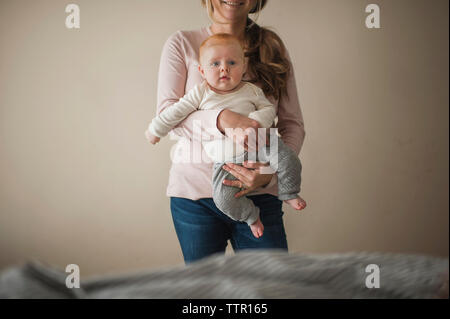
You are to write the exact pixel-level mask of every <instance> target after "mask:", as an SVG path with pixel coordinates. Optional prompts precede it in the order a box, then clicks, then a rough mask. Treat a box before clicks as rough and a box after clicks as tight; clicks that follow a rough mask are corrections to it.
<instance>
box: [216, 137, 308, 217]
mask: <svg viewBox="0 0 450 319" xmlns="http://www.w3.org/2000/svg"><path fill="white" fill-rule="evenodd" d="M275 137H276V139H275V138H272V137H271V139H270V147H269V146H264V147H262V148H260V149H259V150H258V152H257V154H251V153H248V152H245V153H244V154H242V155H241V156H239V157H236V158H235V159H234V161H233V162H234V163H235V164H238V165H242V163H243V162H244V161H246V160H248V158H256V159H257V160H258V161H259V162H268V163H269V164H270V167H271V168H272V169H273V170H274V171H275V172H277V175H278V199H280V200H288V199H293V198H295V197H297V196H298V193H299V192H300V183H301V172H302V165H301V163H300V159H299V158H298V156H297V154H296V153H295V152H294V151H293V150H292V149H290V148H289V147H288V146H286V144H284V143H283V141H282V140H281V138H279V137H278V136H275ZM250 155H252V156H253V157H252V156H250ZM224 164H225V163H214V168H213V169H214V171H213V181H212V183H213V184H212V185H213V200H214V203H215V204H216V206H217V208H218V209H220V210H221V211H222V212H223V213H224V214H225V215H227V216H228V217H230V218H231V219H233V220H237V221H241V222H246V223H247V224H248V225H251V224H253V223H254V222H255V221H256V220H257V219H258V217H259V208H258V207H257V206H255V205H254V204H253V201H252V200H251V199H249V198H247V197H246V196H241V197H239V198H235V197H234V195H235V194H236V193H237V192H239V191H240V189H239V188H236V187H233V186H227V185H224V184H223V180H224V179H228V180H236V179H237V178H235V177H234V176H233V175H231V173H229V172H227V171H226V170H224V169H222V166H223V165H224Z"/></svg>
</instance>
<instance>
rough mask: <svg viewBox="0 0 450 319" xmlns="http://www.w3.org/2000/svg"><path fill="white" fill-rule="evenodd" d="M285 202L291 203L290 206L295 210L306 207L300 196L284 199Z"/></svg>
mask: <svg viewBox="0 0 450 319" xmlns="http://www.w3.org/2000/svg"><path fill="white" fill-rule="evenodd" d="M284 202H285V203H286V204H289V205H291V207H292V208H294V209H296V210H302V209H303V208H305V207H306V202H305V201H304V200H303V198H301V197H296V198H293V199H288V200H285V201H284Z"/></svg>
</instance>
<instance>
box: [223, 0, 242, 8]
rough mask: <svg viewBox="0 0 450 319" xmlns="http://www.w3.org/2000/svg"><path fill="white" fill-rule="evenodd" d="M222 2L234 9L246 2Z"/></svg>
mask: <svg viewBox="0 0 450 319" xmlns="http://www.w3.org/2000/svg"><path fill="white" fill-rule="evenodd" d="M220 2H221V3H223V4H225V5H226V6H227V7H229V8H233V9H234V8H238V7H240V6H243V5H244V2H240V1H224V0H222V1H220Z"/></svg>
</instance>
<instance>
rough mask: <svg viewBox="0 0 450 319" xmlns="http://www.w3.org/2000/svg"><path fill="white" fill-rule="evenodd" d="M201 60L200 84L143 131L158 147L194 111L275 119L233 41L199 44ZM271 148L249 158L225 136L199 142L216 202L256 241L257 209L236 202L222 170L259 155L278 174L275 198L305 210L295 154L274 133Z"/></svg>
mask: <svg viewBox="0 0 450 319" xmlns="http://www.w3.org/2000/svg"><path fill="white" fill-rule="evenodd" d="M199 60H200V61H199V62H200V63H199V71H200V73H201V75H202V77H203V79H204V81H203V82H202V83H201V84H198V85H196V86H195V87H194V88H193V89H192V90H190V91H189V92H187V93H186V95H185V96H184V97H182V98H181V99H180V100H179V101H178V102H177V103H175V104H173V105H172V106H170V107H168V108H166V109H164V110H163V111H162V112H161V113H160V114H159V115H158V116H157V117H155V118H154V119H153V120H152V122H151V123H150V125H149V127H148V130H147V131H146V132H145V135H146V137H147V139H148V140H149V141H150V142H151V143H152V144H156V143H158V142H159V140H160V138H162V137H164V136H165V135H167V134H168V133H169V131H170V130H172V129H173V128H174V127H175V126H176V125H178V124H179V123H180V122H181V121H182V120H183V119H185V118H186V117H187V116H188V115H189V114H190V113H191V112H194V111H196V110H205V109H216V108H218V109H220V108H227V109H230V110H232V111H234V112H237V113H239V114H242V115H245V116H248V117H249V118H251V119H254V120H256V121H258V122H259V123H260V124H261V126H262V127H264V128H270V127H271V126H272V123H273V121H274V119H275V117H276V112H275V108H274V106H273V104H271V103H270V102H269V100H267V98H266V97H265V96H264V93H263V91H262V90H261V89H260V88H259V87H257V86H255V85H253V84H251V83H249V82H244V81H242V77H243V75H244V73H245V71H246V68H247V63H246V61H245V58H244V50H243V48H242V46H241V43H240V42H239V40H238V39H237V38H236V37H234V36H232V35H230V34H225V33H221V34H215V35H212V36H210V37H209V38H207V39H206V40H205V41H204V42H203V43H202V44H201V46H200V50H199ZM255 135H256V134H255ZM269 144H270V146H264V147H259V148H260V149H259V150H258V152H257V153H256V154H255V153H254V154H249V152H251V151H250V150H249V152H247V151H245V150H244V149H243V148H242V146H241V147H240V148H239V145H235V143H234V142H233V140H232V139H231V138H229V137H224V138H223V139H216V140H213V141H203V142H202V145H203V148H204V150H205V152H206V154H207V155H208V156H209V157H210V158H211V159H212V160H213V161H214V172H213V181H212V183H213V184H212V185H213V200H214V203H215V204H216V206H217V208H218V209H220V210H221V211H222V212H223V213H224V214H226V215H227V216H229V217H230V218H231V219H233V220H237V221H241V222H246V223H247V224H248V225H249V226H250V229H251V231H252V233H253V235H254V236H255V237H256V238H259V237H261V236H262V235H263V230H264V226H263V224H262V222H261V220H260V218H259V208H258V207H256V206H255V205H254V204H253V202H252V200H250V199H249V198H247V197H245V196H242V197H239V198H235V197H234V195H235V194H236V193H237V191H239V190H237V189H236V188H235V187H232V186H226V185H224V184H223V181H224V180H225V179H229V180H236V178H235V177H234V176H233V175H231V174H230V173H229V172H227V171H225V170H224V169H222V166H223V165H224V164H225V163H227V162H233V163H237V164H242V163H243V162H244V161H245V160H246V159H247V158H248V157H249V155H253V157H252V158H256V156H257V157H258V160H259V161H261V162H269V163H270V167H271V168H272V169H274V170H275V171H276V172H277V173H278V198H279V199H280V200H284V201H285V202H286V203H287V204H289V205H290V206H292V207H293V208H294V209H296V210H301V209H303V208H305V207H306V203H305V201H304V200H303V199H302V198H300V197H299V196H298V193H299V192H300V183H301V169H302V167H301V163H300V160H299V158H298V156H297V154H295V152H294V151H292V150H291V149H290V148H289V147H288V146H286V145H285V144H284V143H283V142H282V140H281V139H280V138H279V137H278V136H277V135H275V136H271V137H270V139H269ZM268 150H269V151H268Z"/></svg>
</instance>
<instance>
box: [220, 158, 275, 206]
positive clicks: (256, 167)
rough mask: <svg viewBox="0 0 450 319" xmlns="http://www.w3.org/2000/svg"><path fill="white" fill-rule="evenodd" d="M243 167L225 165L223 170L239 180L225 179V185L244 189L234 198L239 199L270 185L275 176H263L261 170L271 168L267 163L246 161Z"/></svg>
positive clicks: (232, 164) (231, 164)
mask: <svg viewBox="0 0 450 319" xmlns="http://www.w3.org/2000/svg"><path fill="white" fill-rule="evenodd" d="M242 165H243V167H242V166H240V165H237V164H234V163H227V164H225V165H223V167H222V168H223V169H224V170H226V171H227V172H230V173H231V175H233V176H234V177H236V178H237V179H238V180H229V179H225V180H224V181H223V184H224V185H227V186H232V187H237V188H241V189H242V188H244V189H242V190H241V191H240V192H238V193H236V195H234V197H236V198H239V197H241V196H244V195H246V194H248V193H250V192H251V191H253V190H255V189H257V188H259V187H263V186H266V185H267V184H269V183H270V181H271V179H272V176H273V175H274V174H262V173H261V169H262V168H263V167H267V166H269V165H268V164H266V163H261V162H249V161H245V162H244V163H242Z"/></svg>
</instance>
